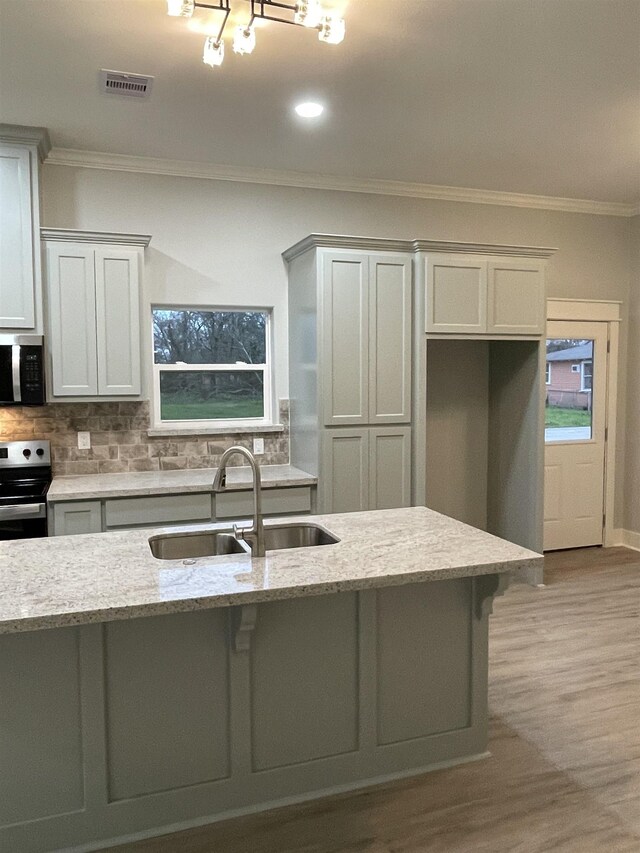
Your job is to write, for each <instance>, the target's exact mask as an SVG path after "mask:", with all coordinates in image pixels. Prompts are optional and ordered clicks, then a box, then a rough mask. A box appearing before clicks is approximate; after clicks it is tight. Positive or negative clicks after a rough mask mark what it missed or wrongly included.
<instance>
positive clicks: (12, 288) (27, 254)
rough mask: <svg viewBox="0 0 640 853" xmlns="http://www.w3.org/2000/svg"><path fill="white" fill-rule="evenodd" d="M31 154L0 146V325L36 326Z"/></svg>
mask: <svg viewBox="0 0 640 853" xmlns="http://www.w3.org/2000/svg"><path fill="white" fill-rule="evenodd" d="M30 158H31V154H30V152H29V151H28V149H26V148H21V147H18V146H15V147H13V146H8V145H3V146H0V199H2V204H0V328H16V329H33V328H34V327H35V303H34V298H35V297H34V287H35V279H34V266H33V221H32V218H31V159H30Z"/></svg>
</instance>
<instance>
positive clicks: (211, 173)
mask: <svg viewBox="0 0 640 853" xmlns="http://www.w3.org/2000/svg"><path fill="white" fill-rule="evenodd" d="M47 164H48V165H53V166H76V167H79V168H84V169H107V170H111V171H116V172H140V173H143V174H149V175H169V176H172V177H181V178H200V179H205V180H211V181H234V182H238V183H249V184H270V185H275V186H282V187H300V188H304V189H317V190H334V191H338V192H351V193H368V194H372V195H391V196H404V197H407V198H424V199H434V200H438V201H455V202H466V203H470V204H495V205H500V206H507V207H527V208H534V209H538V210H555V211H560V212H563V213H590V214H598V215H601V216H634V215H635V213H634V211H637V210H638V206H637V205H634V204H622V203H619V202H606V201H591V200H589V199H574V198H554V197H553V196H541V195H527V194H526V193H510V192H498V191H495V190H478V189H468V188H465V187H448V186H439V185H437V184H418V183H407V182H403V181H387V180H379V179H377V178H347V177H342V176H339V175H321V174H315V173H311V172H309V173H307V172H293V171H279V170H276V169H256V168H240V167H235V166H222V165H214V164H211V163H196V162H192V161H190V160H163V159H158V158H155V157H137V156H133V155H129V154H107V153H103V152H100V151H82V150H76V149H72V148H53V149H52V151H51V154H50V156H49V158H48V160H47Z"/></svg>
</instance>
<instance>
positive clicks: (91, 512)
mask: <svg viewBox="0 0 640 853" xmlns="http://www.w3.org/2000/svg"><path fill="white" fill-rule="evenodd" d="M101 531H102V508H101V505H100V501H65V502H64V503H57V504H53V510H52V511H51V510H50V512H49V536H75V535H77V534H79V533H100V532H101Z"/></svg>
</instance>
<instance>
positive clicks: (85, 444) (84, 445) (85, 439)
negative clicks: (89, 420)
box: [78, 432, 91, 450]
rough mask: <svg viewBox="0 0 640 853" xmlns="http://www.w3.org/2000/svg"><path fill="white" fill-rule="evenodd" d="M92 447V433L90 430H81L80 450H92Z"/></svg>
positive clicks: (79, 434) (79, 438) (79, 437)
mask: <svg viewBox="0 0 640 853" xmlns="http://www.w3.org/2000/svg"><path fill="white" fill-rule="evenodd" d="M90 449H91V433H90V432H79V433H78V450H90Z"/></svg>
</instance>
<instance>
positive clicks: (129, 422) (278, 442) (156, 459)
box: [0, 400, 289, 475]
mask: <svg viewBox="0 0 640 853" xmlns="http://www.w3.org/2000/svg"><path fill="white" fill-rule="evenodd" d="M279 408H280V423H281V424H283V426H284V432H278V433H261V432H256V433H243V434H240V435H236V434H234V433H230V434H229V435H209V436H206V435H202V436H198V435H188V436H178V435H169V436H162V437H155V436H150V435H149V434H148V432H147V430H148V429H149V424H150V417H149V415H150V407H149V403H148V402H124V403H106V402H105V403H49V404H47V405H46V406H38V407H33V408H32V407H28V406H15V407H8V408H2V409H0V441H25V440H28V439H49V441H50V442H51V455H52V462H53V473H54V474H56V475H61V474H113V473H121V472H124V471H162V470H165V471H166V470H171V469H181V468H214V467H216V466H217V464H218V461H219V459H220V456H221V455H222V454H223V453H224V451H225V450H226V449H227V448H228V447H231V446H232V445H233V444H241V445H244V446H245V447H248V448H251V447H252V440H253V439H254V438H264V455H263V456H260V457H259V459H260V462H261V463H262V464H264V465H279V464H287V463H288V462H289V401H288V400H280V407H279ZM83 431H87V432H90V433H91V448H90V449H89V450H79V449H78V436H77V433H78V432H83ZM234 463H235V464H242V460H241V459H240V457H238V459H237V460H235V459H234V460H232V464H234Z"/></svg>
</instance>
